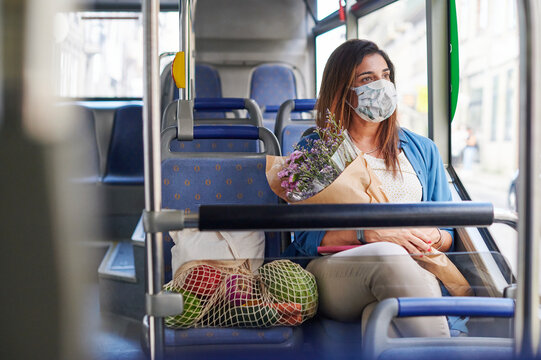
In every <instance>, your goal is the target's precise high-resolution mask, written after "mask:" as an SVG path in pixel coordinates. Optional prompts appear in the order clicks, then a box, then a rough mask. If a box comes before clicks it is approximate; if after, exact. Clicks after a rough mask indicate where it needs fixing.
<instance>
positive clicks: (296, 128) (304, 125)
mask: <svg viewBox="0 0 541 360" xmlns="http://www.w3.org/2000/svg"><path fill="white" fill-rule="evenodd" d="M315 104H316V99H290V100H287V101H285V102H284V103H283V104H282V105H281V106H280V109H279V110H278V114H277V116H276V123H275V125H274V134H275V135H276V137H277V138H278V140H279V142H280V147H281V149H282V153H283V154H284V155H289V154H290V153H291V152H292V151H293V149H294V147H295V145H296V144H297V143H298V142H299V140H300V139H301V138H302V135H303V133H304V132H305V131H306V130H307V129H309V128H310V127H313V126H315V124H316V123H315V119H313V118H312V119H299V117H298V116H297V117H296V118H295V117H294V116H293V115H295V114H297V115H298V114H300V113H304V112H311V111H312V110H313V109H314V106H315Z"/></svg>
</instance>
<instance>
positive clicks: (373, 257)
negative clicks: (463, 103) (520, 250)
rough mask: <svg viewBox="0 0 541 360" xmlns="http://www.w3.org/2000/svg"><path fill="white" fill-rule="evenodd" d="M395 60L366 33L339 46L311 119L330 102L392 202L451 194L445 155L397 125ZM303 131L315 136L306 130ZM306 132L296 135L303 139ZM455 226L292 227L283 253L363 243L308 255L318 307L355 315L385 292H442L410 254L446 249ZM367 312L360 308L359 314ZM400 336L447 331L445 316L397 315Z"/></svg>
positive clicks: (321, 116) (320, 120) (339, 316)
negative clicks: (308, 229) (323, 254)
mask: <svg viewBox="0 0 541 360" xmlns="http://www.w3.org/2000/svg"><path fill="white" fill-rule="evenodd" d="M394 79H395V73H394V66H393V64H392V62H391V61H390V59H389V57H388V56H387V54H386V53H385V52H383V51H382V50H380V49H379V48H378V47H377V45H376V44H374V43H372V42H370V41H366V40H349V41H347V42H345V43H344V44H342V45H341V46H339V47H338V48H337V49H336V50H335V51H334V52H333V53H332V55H331V56H330V58H329V60H328V61H327V65H326V66H325V70H324V73H323V79H322V84H321V89H320V93H319V98H318V101H317V104H316V110H317V114H318V115H317V119H316V123H317V125H318V126H320V127H324V126H325V115H326V114H327V110H329V111H330V112H331V113H333V114H335V117H336V119H337V120H338V121H339V122H340V124H341V125H342V127H343V128H345V129H347V130H348V132H349V134H350V136H351V138H352V140H353V141H354V143H355V145H356V146H357V148H358V149H359V150H361V151H362V152H363V153H364V154H363V155H362V156H364V157H365V158H366V160H367V163H368V164H369V166H370V167H371V168H372V169H373V170H374V173H375V174H376V175H377V176H378V178H379V179H380V180H381V182H382V185H383V190H384V192H385V193H386V195H387V196H388V198H389V200H390V201H391V202H416V201H450V200H451V193H450V191H449V188H448V185H447V179H446V177H445V171H444V168H443V163H442V160H441V157H440V155H439V152H438V149H437V147H436V145H435V144H434V143H433V142H432V141H430V140H429V139H427V138H425V137H422V136H420V135H417V134H414V133H412V132H411V131H409V130H406V129H401V128H400V127H399V125H398V122H397V117H396V92H395V88H394ZM307 138H312V139H314V138H317V134H315V133H314V134H311V135H309V136H308V137H307ZM307 138H305V139H303V140H302V141H301V143H300V145H301V146H307ZM452 233H453V230H452V229H443V228H442V229H438V228H403V229H378V230H365V231H354V230H343V231H312V232H297V233H296V234H295V241H294V242H293V243H292V244H291V246H290V247H289V248H288V249H287V251H286V255H288V256H317V247H318V246H337V245H359V244H361V243H363V244H366V245H364V246H360V247H357V248H354V249H351V250H348V251H343V252H341V253H338V254H335V255H332V256H326V257H320V258H318V259H316V260H313V261H311V262H310V264H309V265H308V267H307V270H309V271H310V272H312V273H313V274H314V275H315V276H316V279H317V282H318V288H319V292H320V305H319V306H320V307H319V309H320V311H321V312H322V313H323V314H324V315H326V316H328V317H331V318H334V319H336V320H341V321H352V320H355V319H356V318H359V317H360V316H361V315H363V311H364V310H365V309H366V308H367V307H370V306H369V305H370V304H372V305H371V306H373V305H374V304H375V303H377V302H378V301H381V300H383V299H385V298H389V297H439V296H441V290H440V287H439V285H438V281H437V280H436V278H435V277H434V276H433V275H432V274H431V273H429V272H428V271H426V270H424V269H422V268H421V267H420V266H419V265H418V264H417V263H416V262H415V261H414V260H413V259H412V258H411V257H410V256H409V255H408V253H409V254H419V253H425V252H430V251H432V248H434V249H437V250H439V251H447V250H449V249H450V248H451V246H452V243H453V237H452ZM365 317H366V314H364V315H363V319H364V318H365ZM394 325H395V326H396V330H398V332H399V333H400V334H401V335H405V336H431V337H435V336H436V337H438V336H439V337H448V336H449V328H448V325H447V321H446V319H445V317H442V316H440V317H424V318H404V319H399V320H397V321H395V323H394Z"/></svg>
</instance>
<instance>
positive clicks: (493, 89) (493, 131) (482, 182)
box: [451, 0, 519, 268]
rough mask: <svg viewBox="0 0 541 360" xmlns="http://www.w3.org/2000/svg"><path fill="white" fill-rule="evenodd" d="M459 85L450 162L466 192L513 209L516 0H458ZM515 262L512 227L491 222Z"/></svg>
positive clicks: (516, 97) (514, 234) (516, 46)
mask: <svg viewBox="0 0 541 360" xmlns="http://www.w3.org/2000/svg"><path fill="white" fill-rule="evenodd" d="M456 6H457V20H458V38H459V62H460V65H459V66H460V88H459V95H458V103H457V110H456V114H455V117H454V119H453V122H452V129H451V130H452V143H451V153H452V163H453V167H454V168H455V169H456V171H457V174H458V175H459V177H460V179H461V181H462V183H463V184H464V186H465V187H466V190H467V191H468V193H469V195H470V196H471V198H472V199H473V200H476V201H490V202H492V203H493V204H494V206H495V207H497V208H504V209H510V210H515V208H516V198H515V188H514V185H515V184H516V181H515V180H516V179H515V177H516V175H517V168H518V100H519V98H518V96H519V95H518V75H519V71H518V66H519V63H518V58H519V34H518V28H517V9H516V1H514V0H478V1H471V0H457V1H456ZM490 231H491V234H492V235H493V237H494V240H495V241H496V243H497V245H498V247H499V248H500V251H501V252H502V253H503V254H504V255H505V256H506V257H507V258H508V259H509V261H510V263H511V265H512V267H513V268H514V267H515V264H516V232H515V231H513V230H511V229H510V228H508V227H505V226H503V225H494V226H492V227H491V228H490Z"/></svg>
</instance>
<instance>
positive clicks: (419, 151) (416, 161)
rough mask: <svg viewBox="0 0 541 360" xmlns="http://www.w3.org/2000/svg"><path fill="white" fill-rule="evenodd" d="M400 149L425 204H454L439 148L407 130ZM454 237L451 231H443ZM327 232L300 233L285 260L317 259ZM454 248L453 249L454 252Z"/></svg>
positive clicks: (401, 135) (314, 136) (401, 133)
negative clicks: (421, 188) (318, 249)
mask: <svg viewBox="0 0 541 360" xmlns="http://www.w3.org/2000/svg"><path fill="white" fill-rule="evenodd" d="M398 137H399V144H398V147H399V148H400V149H402V151H404V154H405V155H406V157H407V158H408V160H409V162H410V163H411V166H412V167H413V169H414V170H415V172H416V173H417V177H418V178H419V181H420V182H421V186H422V187H423V198H422V201H451V200H452V199H451V192H450V191H449V186H448V183H447V177H446V175H445V169H444V168H443V162H442V160H441V156H440V153H439V151H438V148H437V147H436V144H434V142H433V141H432V140H430V139H428V138H426V137H424V136H421V135H417V134H415V133H413V132H411V131H409V130H407V129H404V128H402V129H400V131H399V133H398ZM318 138H319V137H318V135H317V134H316V133H312V134H310V135H308V136H306V137H305V138H303V139H302V140H301V141H300V142H299V146H300V147H302V148H307V147H308V146H309V145H308V141H307V140H308V139H312V140H315V139H318ZM442 230H446V231H448V232H449V233H450V234H451V237H453V235H454V230H453V229H452V228H442ZM324 235H325V231H297V232H295V240H294V241H293V243H292V244H291V245H290V246H289V247H288V248H287V249H286V251H285V252H284V254H283V256H287V257H293V256H311V257H313V256H317V255H318V253H317V247H318V246H319V245H320V244H321V240H322V239H323V236H324ZM453 245H454V244H452V245H451V249H452V248H453Z"/></svg>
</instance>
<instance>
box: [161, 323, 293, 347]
mask: <svg viewBox="0 0 541 360" xmlns="http://www.w3.org/2000/svg"><path fill="white" fill-rule="evenodd" d="M292 337H293V329H292V328H291V327H273V328H261V329H243V328H201V329H179V330H173V329H168V328H166V329H165V345H166V346H188V345H224V344H230V345H233V344H242V345H247V344H260V345H263V344H269V345H270V344H283V343H286V342H288V341H289V340H290V339H292Z"/></svg>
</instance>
